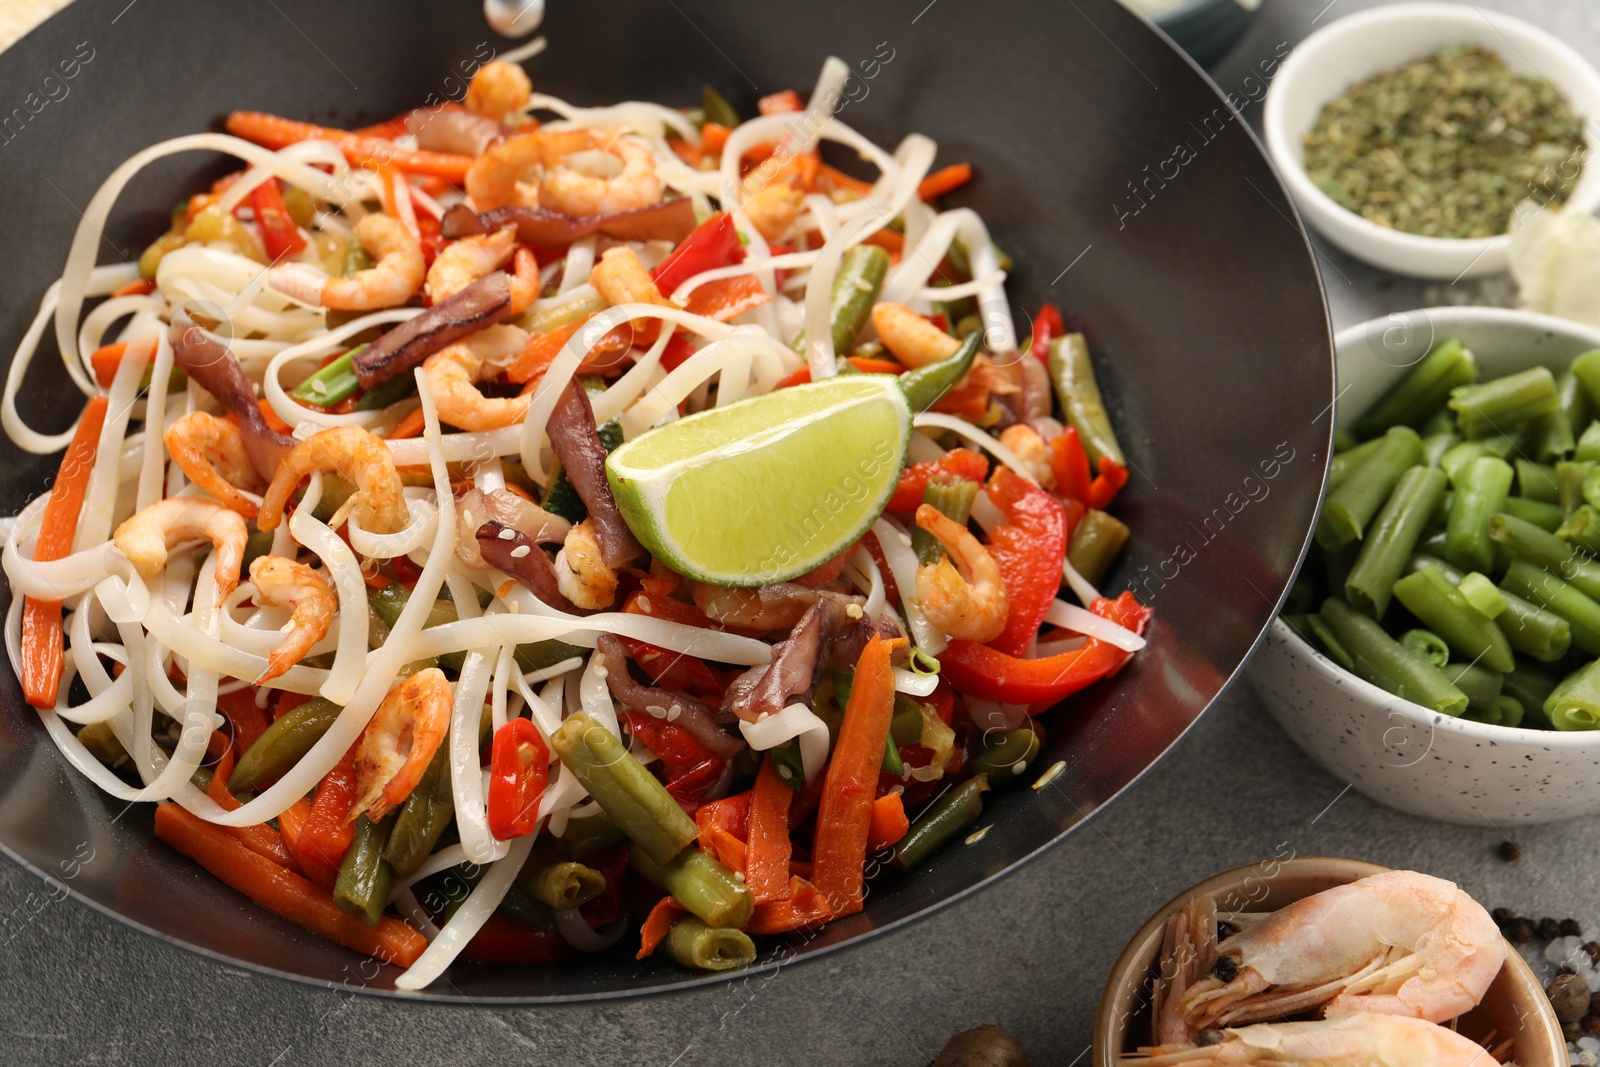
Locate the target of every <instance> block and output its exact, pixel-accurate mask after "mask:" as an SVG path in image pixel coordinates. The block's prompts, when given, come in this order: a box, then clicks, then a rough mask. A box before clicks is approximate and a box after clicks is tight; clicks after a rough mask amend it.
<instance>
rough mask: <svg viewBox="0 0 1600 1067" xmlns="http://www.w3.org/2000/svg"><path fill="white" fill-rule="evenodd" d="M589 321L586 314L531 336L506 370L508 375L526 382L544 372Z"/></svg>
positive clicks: (512, 378) (513, 379)
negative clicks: (573, 320) (563, 324)
mask: <svg viewBox="0 0 1600 1067" xmlns="http://www.w3.org/2000/svg"><path fill="white" fill-rule="evenodd" d="M588 321H589V318H588V316H585V317H584V318H581V319H579V320H578V321H576V322H569V323H567V324H566V325H565V326H557V327H556V328H555V329H553V330H550V331H548V332H546V333H541V334H535V335H534V336H533V337H531V338H529V339H528V343H527V345H525V346H524V347H523V349H522V351H521V352H520V353H518V354H517V358H516V360H515V361H514V362H513V363H512V364H511V367H510V368H509V369H508V370H507V371H506V377H507V378H509V379H510V380H511V381H514V382H526V381H531V380H532V379H534V378H535V377H538V376H540V375H542V374H544V372H545V371H546V370H547V369H548V368H549V366H550V364H552V363H554V362H555V359H556V357H557V356H559V355H560V354H561V349H562V348H564V347H565V346H566V343H567V342H568V341H570V340H572V335H573V334H575V333H577V332H578V329H579V328H580V327H581V326H582V325H583V324H584V323H586V322H588Z"/></svg>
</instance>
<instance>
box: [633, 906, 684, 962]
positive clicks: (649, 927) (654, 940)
mask: <svg viewBox="0 0 1600 1067" xmlns="http://www.w3.org/2000/svg"><path fill="white" fill-rule="evenodd" d="M688 913H689V909H688V908H686V907H684V906H683V905H682V904H679V903H678V902H677V900H676V899H674V898H673V897H672V896H671V895H670V894H669V895H667V896H664V897H662V898H661V899H660V900H658V901H656V906H655V907H653V908H651V909H650V914H649V915H646V916H645V917H644V925H643V926H641V927H640V928H639V952H638V955H636V956H634V957H633V958H634V959H636V960H642V959H644V958H645V957H646V956H648V955H650V954H651V953H652V952H654V951H655V950H656V946H657V945H659V944H661V942H662V941H664V940H665V939H666V936H667V934H669V933H671V932H672V924H673V923H675V922H677V921H678V917H679V916H681V915H687V914H688Z"/></svg>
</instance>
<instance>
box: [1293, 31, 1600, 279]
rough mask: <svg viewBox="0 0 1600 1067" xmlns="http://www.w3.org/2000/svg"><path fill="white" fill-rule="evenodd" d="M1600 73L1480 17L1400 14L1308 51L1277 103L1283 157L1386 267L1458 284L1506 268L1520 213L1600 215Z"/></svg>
mask: <svg viewBox="0 0 1600 1067" xmlns="http://www.w3.org/2000/svg"><path fill="white" fill-rule="evenodd" d="M1597 119H1600V73H1597V72H1596V70H1595V68H1594V67H1593V66H1592V65H1591V64H1590V63H1589V62H1588V61H1587V60H1585V59H1584V58H1583V56H1581V55H1579V54H1578V53H1577V52H1576V51H1574V50H1573V49H1572V48H1571V47H1569V46H1568V45H1567V44H1565V43H1564V42H1562V41H1560V40H1558V39H1556V38H1555V37H1554V36H1552V35H1550V34H1548V33H1546V32H1545V31H1543V30H1540V29H1538V28H1537V27H1534V26H1531V25H1529V24H1528V23H1526V22H1523V21H1521V20H1519V19H1515V18H1512V17H1510V16H1509V15H1503V14H1500V13H1498V12H1495V11H1486V10H1482V9H1480V8H1479V7H1477V6H1476V5H1457V4H1446V3H1401V4H1389V5H1385V6H1382V7H1378V8H1374V9H1372V10H1369V11H1363V12H1360V13H1358V14H1354V15H1350V16H1348V17H1346V18H1342V19H1338V20H1336V21H1334V22H1332V23H1330V24H1329V25H1327V26H1325V27H1324V28H1322V29H1320V30H1318V31H1317V32H1316V33H1313V34H1312V35H1311V36H1309V37H1307V38H1306V39H1305V40H1304V41H1302V42H1301V43H1300V44H1299V45H1298V46H1297V47H1296V48H1295V50H1294V52H1293V53H1292V54H1291V55H1290V56H1289V58H1288V59H1286V60H1285V61H1284V63H1283V65H1282V67H1281V68H1280V69H1279V71H1278V73H1277V76H1276V77H1275V78H1274V79H1273V82H1272V87H1271V89H1270V90H1269V91H1268V93H1267V100H1266V107H1265V111H1264V113H1263V117H1262V126H1263V132H1264V135H1265V140H1266V144H1267V151H1268V154H1269V155H1270V156H1271V157H1272V161H1273V163H1274V164H1275V165H1276V166H1277V168H1278V172H1279V173H1280V174H1281V175H1282V177H1283V180H1284V184H1285V185H1286V186H1287V187H1288V189H1289V192H1290V195H1291V196H1292V197H1293V199H1294V202H1295V206H1296V207H1298V208H1299V210H1300V213H1301V214H1302V215H1303V216H1304V217H1305V219H1306V221H1307V222H1309V223H1310V224H1311V225H1312V226H1313V227H1314V228H1315V229H1317V230H1318V231H1319V232H1320V233H1321V234H1322V235H1323V236H1324V237H1326V238H1327V239H1328V240H1329V241H1331V242H1332V243H1333V244H1335V245H1337V246H1338V247H1339V248H1341V249H1343V250H1344V251H1345V252H1348V253H1349V254H1350V255H1352V256H1355V257H1356V258H1357V259H1361V260H1364V261H1365V262H1368V263H1370V264H1372V265H1374V266H1377V267H1381V268H1384V269H1387V270H1391V271H1395V272H1397V273H1400V274H1407V275H1413V276H1417V277H1423V278H1440V279H1445V280H1459V279H1460V278H1463V277H1476V276H1480V275H1484V274H1491V273H1494V272H1497V271H1502V270H1505V269H1506V264H1507V260H1508V257H1509V253H1510V243H1511V239H1510V237H1509V230H1510V227H1511V225H1512V223H1513V219H1514V216H1515V213H1516V211H1517V209H1518V206H1519V205H1521V204H1523V203H1528V202H1531V203H1534V204H1538V205H1542V206H1548V207H1551V208H1559V207H1561V206H1562V205H1566V206H1568V207H1571V208H1575V209H1578V210H1582V211H1593V210H1594V209H1595V208H1596V207H1600V166H1595V165H1593V163H1592V161H1591V159H1590V156H1591V148H1592V146H1591V145H1590V143H1589V141H1588V139H1587V137H1586V133H1585V131H1586V127H1587V126H1588V125H1591V124H1592V123H1593V122H1594V121H1595V120H1597Z"/></svg>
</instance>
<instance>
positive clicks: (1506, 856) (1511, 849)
mask: <svg viewBox="0 0 1600 1067" xmlns="http://www.w3.org/2000/svg"><path fill="white" fill-rule="evenodd" d="M1500 858H1501V859H1503V860H1505V861H1506V862H1507V863H1515V862H1516V861H1517V860H1519V859H1521V858H1522V846H1521V845H1519V844H1517V843H1516V842H1515V841H1502V842H1500Z"/></svg>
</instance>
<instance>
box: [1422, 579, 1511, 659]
mask: <svg viewBox="0 0 1600 1067" xmlns="http://www.w3.org/2000/svg"><path fill="white" fill-rule="evenodd" d="M1394 595H1395V596H1396V597H1398V598H1399V599H1400V603H1402V604H1404V605H1405V606H1406V609H1407V610H1409V611H1410V612H1411V614H1413V615H1415V616H1416V617H1417V618H1419V619H1421V620H1422V621H1423V623H1424V624H1425V625H1426V626H1427V627H1428V629H1430V630H1432V631H1433V632H1434V633H1435V634H1438V635H1439V636H1440V637H1441V638H1443V639H1444V642H1445V644H1447V645H1449V646H1450V648H1451V650H1453V651H1454V652H1456V653H1458V654H1460V655H1462V656H1465V657H1467V658H1468V659H1470V660H1472V661H1474V662H1481V663H1482V664H1483V665H1484V666H1485V667H1486V668H1488V669H1489V670H1492V671H1509V670H1510V669H1511V667H1512V663H1513V660H1512V658H1511V643H1510V641H1508V640H1507V639H1506V635H1505V634H1504V633H1502V632H1501V630H1500V627H1498V626H1496V625H1495V623H1494V619H1493V618H1492V617H1490V616H1487V615H1484V614H1483V613H1481V612H1480V611H1478V609H1477V608H1475V607H1473V606H1472V603H1471V602H1470V601H1468V600H1467V598H1466V597H1465V596H1464V595H1462V592H1461V590H1460V589H1459V588H1457V587H1456V586H1455V585H1453V584H1451V582H1450V581H1449V580H1448V579H1446V578H1445V577H1444V576H1443V575H1441V574H1440V573H1439V572H1438V571H1436V570H1420V571H1415V572H1413V573H1411V574H1408V575H1406V576H1405V577H1404V578H1401V579H1400V580H1399V581H1397V582H1395V583H1394ZM1402 643H1403V642H1402Z"/></svg>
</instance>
